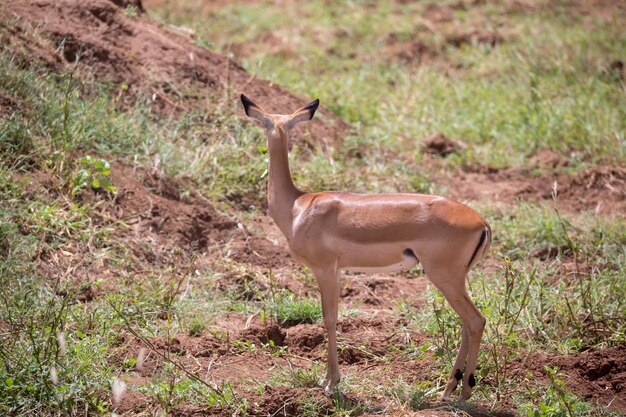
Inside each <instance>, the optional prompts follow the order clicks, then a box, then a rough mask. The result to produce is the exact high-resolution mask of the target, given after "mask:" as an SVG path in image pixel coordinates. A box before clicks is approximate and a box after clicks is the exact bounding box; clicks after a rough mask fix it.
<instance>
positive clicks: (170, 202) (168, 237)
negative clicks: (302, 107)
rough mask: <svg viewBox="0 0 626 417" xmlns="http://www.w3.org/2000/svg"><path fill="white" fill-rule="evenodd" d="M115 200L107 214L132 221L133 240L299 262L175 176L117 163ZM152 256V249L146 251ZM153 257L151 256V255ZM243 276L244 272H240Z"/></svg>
mask: <svg viewBox="0 0 626 417" xmlns="http://www.w3.org/2000/svg"><path fill="white" fill-rule="evenodd" d="M111 180H112V182H113V185H114V186H115V188H116V195H115V198H114V200H113V201H112V202H111V203H109V204H106V205H104V206H102V210H103V213H104V214H106V215H108V216H109V217H111V218H113V219H116V220H118V221H123V222H124V223H125V224H127V225H128V226H130V229H129V230H128V236H129V238H130V239H129V242H133V241H137V240H142V241H151V242H154V243H155V244H156V246H164V247H169V246H172V245H177V246H180V247H181V248H184V249H196V250H198V251H200V252H201V253H203V254H205V256H207V257H211V256H218V257H220V258H225V257H226V258H231V259H233V260H235V261H237V262H242V263H247V264H251V265H262V266H267V267H274V268H279V267H282V266H286V265H289V266H291V265H293V262H292V261H291V258H290V257H289V255H288V253H286V251H285V250H284V249H283V248H282V247H280V246H277V245H275V244H273V243H272V242H270V241H268V240H267V239H265V238H262V237H259V236H255V235H254V234H252V233H251V232H250V231H248V230H246V227H245V226H243V225H242V224H241V223H239V222H238V221H236V219H230V218H227V217H225V216H224V215H222V214H220V213H218V212H217V211H216V210H215V208H214V207H213V205H212V203H211V202H210V201H209V200H207V199H206V198H204V197H203V196H202V195H200V194H199V193H191V194H190V195H189V197H185V198H181V196H180V193H179V185H178V184H176V183H175V182H174V181H173V180H172V179H171V178H168V177H166V176H164V175H161V174H159V173H157V172H148V171H146V170H145V169H142V168H136V169H133V168H131V167H128V166H125V165H116V164H114V165H113V166H112V168H111ZM144 253H145V256H147V257H148V258H151V256H152V254H151V252H150V251H144ZM148 260H150V259H148ZM235 279H236V280H237V279H240V277H235Z"/></svg>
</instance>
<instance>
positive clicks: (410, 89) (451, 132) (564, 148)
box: [161, 2, 626, 168]
mask: <svg viewBox="0 0 626 417" xmlns="http://www.w3.org/2000/svg"><path fill="white" fill-rule="evenodd" d="M428 5H429V4H428V2H422V3H419V2H418V3H407V4H399V3H392V2H377V3H370V4H368V5H367V6H364V5H363V4H361V3H352V2H348V3H342V4H337V5H334V6H333V7H328V6H327V5H325V4H323V3H318V2H311V3H307V4H306V5H299V4H298V5H297V4H296V3H290V4H285V5H283V4H281V5H275V4H254V5H246V6H245V7H241V6H240V5H235V4H233V5H230V6H225V7H223V8H220V9H219V10H217V11H215V12H210V11H207V12H204V10H203V7H202V3H201V2H190V3H189V4H187V7H186V8H182V9H175V8H170V9H169V10H168V9H166V10H165V11H162V12H161V13H163V15H162V16H164V17H166V18H167V19H168V20H169V21H171V22H173V23H175V24H182V25H185V26H187V27H190V28H192V29H194V30H195V31H196V33H197V34H198V36H199V38H201V39H205V40H206V42H207V43H208V44H210V45H211V46H212V47H213V48H214V49H216V50H217V51H220V52H222V53H226V52H228V51H231V50H234V51H235V52H234V53H235V55H236V56H237V57H238V58H240V59H241V60H242V61H243V63H244V66H245V67H246V68H247V69H248V70H249V71H250V72H252V73H255V74H257V75H258V76H259V77H261V78H266V79H269V80H271V81H273V82H276V83H279V84H281V85H288V86H289V87H290V88H291V89H292V90H294V91H296V92H298V93H300V94H302V95H304V96H311V97H313V96H320V97H321V100H322V103H326V105H327V106H329V107H330V108H331V110H333V111H334V112H335V113H336V114H337V115H339V116H341V117H342V118H344V119H345V120H347V121H349V122H351V123H353V124H354V125H356V127H357V132H356V134H357V136H358V137H359V138H361V139H360V140H361V141H362V144H363V148H364V149H366V150H367V151H368V152H367V160H368V161H369V162H370V163H376V162H377V161H379V160H380V159H381V155H380V149H393V150H396V151H400V149H398V148H399V147H398V142H399V141H402V140H403V139H404V138H407V139H406V140H407V142H409V143H410V144H411V148H409V149H408V150H407V149H404V148H402V150H401V151H400V152H402V153H404V152H408V153H409V154H410V158H409V159H415V156H416V154H417V153H418V151H419V144H420V140H421V139H422V138H423V137H425V136H426V135H427V134H429V133H432V132H440V133H443V134H445V135H447V136H450V137H456V138H461V139H463V140H464V141H466V142H467V143H468V144H469V145H470V146H469V147H468V150H467V151H466V152H465V153H464V154H463V155H461V156H460V158H459V160H457V161H454V162H455V163H460V164H462V165H467V164H477V163H480V164H487V165H491V166H496V167H507V166H519V165H524V162H525V160H526V158H527V157H528V156H530V155H532V154H533V153H534V152H535V151H536V150H537V149H539V148H542V147H546V148H550V149H554V150H555V151H557V152H558V153H560V154H562V155H567V157H568V159H571V160H572V162H573V164H574V166H577V165H584V164H588V163H592V164H597V163H602V162H610V163H615V162H624V157H625V152H624V151H625V149H624V137H623V132H624V127H625V126H624V120H625V119H626V117H624V116H625V114H624V110H623V109H624V107H625V106H624V94H623V91H621V88H620V86H619V82H618V83H616V82H615V80H614V78H612V77H611V76H610V75H607V73H606V68H607V67H608V66H609V65H610V63H611V62H612V60H615V59H618V58H619V57H620V56H623V55H624V52H625V50H624V47H625V45H624V43H623V42H612V41H611V39H617V38H618V37H619V35H618V33H619V31H620V25H619V22H613V24H608V25H607V24H603V22H602V21H601V20H592V21H591V22H582V21H581V19H580V17H579V16H577V15H576V13H575V12H573V11H570V10H567V9H564V10H565V11H564V12H563V13H557V12H555V11H554V10H555V9H554V7H550V6H548V7H544V2H537V5H538V8H539V11H537V12H535V13H524V12H517V13H515V12H513V13H510V11H509V10H507V7H508V5H506V4H502V5H494V4H489V5H485V6H482V7H480V6H479V7H472V8H471V9H468V10H463V8H456V9H455V10H454V11H453V18H454V21H451V22H444V23H442V24H437V25H436V26H435V29H434V36H433V29H432V27H429V26H428V23H425V22H424V19H423V18H422V16H423V15H424V14H425V11H426V10H427V8H428ZM452 6H453V7H454V5H452ZM203 13H206V14H207V16H206V19H209V21H210V22H211V24H210V25H207V24H205V22H206V19H203V20H197V19H196V18H195V17H196V16H198V15H199V14H200V15H201V14H203ZM426 14H427V13H426ZM586 24H587V25H590V26H591V27H592V28H593V29H589V28H588V26H585V25H586ZM461 25H463V26H461ZM244 27H245V30H242V28H244ZM459 27H466V28H467V30H466V32H467V33H470V32H471V31H472V30H475V29H482V28H495V29H496V30H497V31H499V32H500V33H502V35H501V36H502V37H503V38H504V39H503V40H502V42H501V43H499V44H497V45H496V46H495V47H488V46H485V45H483V44H472V43H468V44H464V45H462V47H460V48H457V47H455V46H453V45H452V44H450V43H449V42H447V39H450V38H451V37H452V36H453V35H454V34H455V33H456V32H458V28H459ZM509 32H510V33H509ZM390 34H392V35H393V37H392V38H391V39H399V41H403V40H407V41H408V40H415V39H417V40H423V41H424V42H427V41H429V40H430V42H431V43H432V45H427V46H428V48H429V53H430V54H431V55H434V58H432V60H433V63H432V65H424V66H418V65H406V64H404V63H403V62H402V61H401V60H398V59H395V58H394V56H393V55H392V56H388V55H389V54H390V53H391V52H389V50H390V49H391V50H392V48H390V47H389V45H388V43H389V42H390V41H385V40H386V39H390ZM433 39H434V41H433ZM243 45H245V46H247V47H248V48H249V49H243V50H242V52H237V51H239V49H238V47H239V46H243ZM264 46H265V47H271V48H273V49H272V50H273V51H277V52H274V53H272V54H268V53H266V52H265V49H264ZM247 51H250V52H247ZM386 54H387V55H386ZM305 59H306V65H303V63H304V60H305ZM403 162H405V161H403ZM383 164H385V165H387V164H392V165H393V161H390V160H389V159H386V160H384V162H383ZM394 168H395V167H394Z"/></svg>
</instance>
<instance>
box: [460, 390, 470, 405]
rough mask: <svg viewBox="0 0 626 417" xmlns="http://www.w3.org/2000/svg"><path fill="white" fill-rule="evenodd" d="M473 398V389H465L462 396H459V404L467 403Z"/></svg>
mask: <svg viewBox="0 0 626 417" xmlns="http://www.w3.org/2000/svg"><path fill="white" fill-rule="evenodd" d="M471 396H472V389H471V388H467V389H466V388H463V390H462V391H461V395H460V396H459V402H465V401H467V400H469V398H470V397H471Z"/></svg>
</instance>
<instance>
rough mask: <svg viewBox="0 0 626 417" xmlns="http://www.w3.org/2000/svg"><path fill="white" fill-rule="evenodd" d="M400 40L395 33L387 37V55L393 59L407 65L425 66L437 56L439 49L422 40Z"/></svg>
mask: <svg viewBox="0 0 626 417" xmlns="http://www.w3.org/2000/svg"><path fill="white" fill-rule="evenodd" d="M400 39H401V38H400V37H399V36H397V35H396V34H394V33H391V34H389V36H387V41H386V43H387V46H386V48H385V54H386V55H387V56H389V57H390V58H391V59H397V60H399V61H400V62H405V63H416V64H424V63H427V62H430V61H432V60H433V59H435V58H436V56H437V49H436V48H434V47H433V46H432V45H429V44H428V43H426V42H424V41H422V40H419V39H410V40H400Z"/></svg>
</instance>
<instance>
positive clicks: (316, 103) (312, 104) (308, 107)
mask: <svg viewBox="0 0 626 417" xmlns="http://www.w3.org/2000/svg"><path fill="white" fill-rule="evenodd" d="M319 105H320V99H319V98H316V99H315V100H314V101H312V102H310V103H309V104H307V105H306V106H305V107H304V108H305V109H306V110H308V111H309V114H310V115H311V119H312V118H313V116H314V115H315V111H316V110H317V108H318V107H319ZM309 120H310V119H309Z"/></svg>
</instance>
